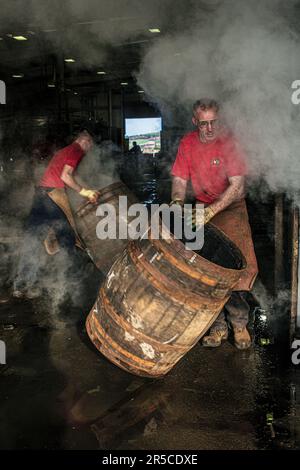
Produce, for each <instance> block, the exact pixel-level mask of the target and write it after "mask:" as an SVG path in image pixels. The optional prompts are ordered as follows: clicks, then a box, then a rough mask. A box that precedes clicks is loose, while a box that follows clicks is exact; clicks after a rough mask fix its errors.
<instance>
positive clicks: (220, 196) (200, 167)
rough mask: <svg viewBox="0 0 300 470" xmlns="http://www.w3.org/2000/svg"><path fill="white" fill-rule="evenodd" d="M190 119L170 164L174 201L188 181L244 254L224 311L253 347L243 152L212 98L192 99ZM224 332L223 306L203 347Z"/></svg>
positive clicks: (207, 215)
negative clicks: (242, 268)
mask: <svg viewBox="0 0 300 470" xmlns="http://www.w3.org/2000/svg"><path fill="white" fill-rule="evenodd" d="M192 122H193V124H194V125H195V126H196V127H197V130H195V131H193V132H190V133H188V134H186V135H185V136H184V137H183V138H182V140H181V142H180V145H179V148H178V152H177V156H176V160H175V162H174V164H173V167H172V175H173V185H172V203H175V204H181V205H183V204H184V199H185V194H186V188H187V183H188V181H189V180H190V181H191V183H192V187H193V191H194V194H195V197H196V200H197V201H198V202H200V203H203V204H204V205H205V209H204V221H205V223H207V222H209V221H210V220H212V222H213V223H214V224H215V225H216V226H217V227H219V228H221V229H222V230H223V232H225V233H226V234H227V235H228V237H229V238H230V239H231V240H232V241H233V242H235V244H236V245H237V246H238V247H239V248H240V249H241V251H242V253H243V254H244V256H245V258H246V261H247V268H246V270H245V272H244V273H243V275H242V276H241V279H240V281H239V283H238V285H237V286H235V291H234V292H233V293H232V296H231V298H230V300H229V301H228V302H227V303H226V305H225V309H226V312H227V318H228V320H229V321H230V322H231V324H232V327H233V332H234V339H235V345H236V346H237V347H238V348H239V349H246V348H248V347H249V346H250V345H251V338H250V335H249V332H248V330H247V328H246V326H247V323H248V315H249V306H248V303H247V302H246V299H245V291H249V290H250V289H251V288H252V285H253V283H254V280H255V277H256V275H257V262H256V257H255V253H254V248H253V242H252V236H251V230H250V226H249V222H248V215H247V209H246V204H245V200H244V193H245V175H246V174H247V168H246V161H245V156H244V155H243V152H242V150H241V149H240V147H239V145H238V143H237V142H236V141H235V139H234V138H233V136H232V135H231V134H230V132H229V131H228V130H225V128H224V127H222V126H221V124H220V122H219V105H218V103H217V102H216V101H214V100H210V99H201V100H198V101H196V102H195V104H194V106H193V118H192ZM227 336H228V326H227V323H226V320H225V312H224V310H223V311H222V312H221V314H220V315H219V317H218V318H217V320H216V322H215V323H214V325H213V326H212V328H211V330H210V334H209V335H208V336H206V337H205V338H204V339H203V345H205V346H210V347H216V346H219V345H220V344H221V342H222V340H224V339H227Z"/></svg>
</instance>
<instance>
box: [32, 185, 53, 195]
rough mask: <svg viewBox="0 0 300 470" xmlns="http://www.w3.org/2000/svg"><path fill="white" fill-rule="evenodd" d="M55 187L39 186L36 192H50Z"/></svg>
mask: <svg viewBox="0 0 300 470" xmlns="http://www.w3.org/2000/svg"><path fill="white" fill-rule="evenodd" d="M53 189H55V188H48V187H46V186H38V187H37V188H35V190H36V192H38V193H42V194H47V193H50V192H51V191H53Z"/></svg>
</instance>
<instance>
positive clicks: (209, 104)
mask: <svg viewBox="0 0 300 470" xmlns="http://www.w3.org/2000/svg"><path fill="white" fill-rule="evenodd" d="M198 108H200V109H201V111H207V110H208V109H214V110H215V111H219V109H220V106H219V103H218V102H217V101H216V100H213V99H211V98H201V99H200V100H197V101H195V103H194V104H193V114H195V111H197V109H198Z"/></svg>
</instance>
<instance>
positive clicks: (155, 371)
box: [86, 224, 246, 377]
mask: <svg viewBox="0 0 300 470" xmlns="http://www.w3.org/2000/svg"><path fill="white" fill-rule="evenodd" d="M200 253H202V255H205V256H206V257H207V258H209V259H210V260H209V259H206V258H204V257H203V256H201V255H200V254H197V253H195V252H193V251H191V250H186V249H185V247H184V244H183V243H182V242H181V241H179V240H176V239H174V238H173V237H172V238H171V239H170V240H151V239H149V240H137V241H131V242H130V243H129V245H128V246H127V248H126V249H125V251H124V252H123V254H122V255H121V256H119V258H118V259H117V260H116V262H115V263H114V265H113V266H112V268H111V269H110V271H109V273H108V275H107V278H106V281H105V282H104V284H103V285H102V287H101V289H100V292H99V296H98V299H97V301H96V303H95V305H94V306H93V308H92V310H91V312H90V314H89V316H88V318H87V322H86V327H87V332H88V335H89V337H90V339H91V340H92V342H93V343H94V345H95V346H96V348H97V349H98V350H99V351H101V353H103V354H104V356H106V357H107V358H108V359H110V360H111V361H112V362H113V363H114V364H116V365H118V366H119V367H121V368H122V369H125V370H126V371H128V372H131V373H133V374H137V375H141V376H145V377H161V376H163V375H165V374H166V373H167V372H169V371H170V370H171V369H172V367H174V365H175V364H176V363H177V362H178V361H179V360H180V359H181V358H182V357H183V356H184V355H185V354H186V353H187V352H188V351H189V350H190V349H191V348H192V347H193V346H194V345H195V344H196V343H197V342H198V340H199V339H200V338H201V337H202V336H203V335H204V333H205V332H206V331H207V330H208V328H209V327H210V326H211V324H212V323H213V322H214V320H215V319H216V318H217V316H218V314H219V312H220V311H221V309H222V308H223V306H224V304H225V303H226V302H227V300H228V298H229V296H230V294H231V290H232V289H233V287H234V286H235V284H236V283H237V282H238V280H239V277H240V275H241V273H242V272H243V270H244V269H245V264H246V262H245V259H244V257H243V255H242V254H241V252H240V251H239V250H238V249H237V248H236V247H235V245H234V244H233V243H232V242H231V241H230V240H229V239H228V238H227V237H226V236H225V235H224V234H223V233H222V232H220V231H219V230H218V229H217V228H215V227H214V226H213V225H210V224H209V225H207V226H206V233H205V243H204V247H203V249H202V250H201V252H200ZM213 261H218V263H219V264H216V263H215V262H213ZM222 265H223V266H222ZM224 266H227V267H224Z"/></svg>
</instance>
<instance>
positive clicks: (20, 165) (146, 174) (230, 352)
mask: <svg viewBox="0 0 300 470" xmlns="http://www.w3.org/2000/svg"><path fill="white" fill-rule="evenodd" d="M2 3H3V5H1V19H0V80H1V81H2V83H3V84H5V102H2V103H1V105H0V142H1V146H0V198H1V206H0V220H1V224H0V252H1V265H0V273H1V278H0V279H1V287H0V340H1V341H2V342H4V343H5V346H6V360H5V363H4V361H3V363H1V364H0V378H1V381H0V403H1V404H0V410H1V411H0V415H1V419H0V448H1V449H10V450H12V449H42V450H46V449H53V450H58V449H65V450H97V449H100V450H105V449H115V450H118V449H124V450H128V451H130V450H136V449H196V450H258V449H261V450H278V449H281V450H291V449H299V447H300V369H299V365H298V364H297V362H295V361H294V362H293V361H292V359H291V358H292V354H293V351H294V350H293V349H292V347H291V346H292V345H293V344H295V340H297V338H298V337H299V326H300V313H299V312H300V310H299V309H300V307H299V306H298V299H299V298H300V297H299V292H298V289H299V286H298V264H299V263H298V243H299V209H298V205H297V201H299V192H297V181H299V178H298V168H297V166H296V164H297V156H295V153H294V151H295V149H296V148H299V147H297V145H298V144H299V142H298V140H299V135H300V134H299V133H297V132H296V129H297V126H298V123H299V116H298V115H297V113H298V114H299V110H298V109H297V106H296V105H294V104H293V103H291V99H290V96H291V94H292V89H291V83H292V82H293V80H296V79H298V78H299V79H300V71H299V65H297V60H295V61H294V60H293V58H294V55H293V54H295V51H296V49H297V47H296V46H297V44H299V27H298V24H297V18H299V15H300V9H299V5H298V3H297V2H290V5H289V7H288V6H287V5H284V3H283V2H280V1H277V0H276V1H275V2H269V1H268V0H265V1H264V2H259V3H260V5H261V7H260V8H261V10H260V12H259V14H258V12H256V10H255V8H254V9H252V10H251V13H249V8H250V7H249V5H248V3H247V2H243V1H242V2H237V1H234V0H230V1H229V2H223V1H222V0H213V1H210V0H200V1H194V0H187V1H183V0H182V1H180V0H173V1H171V2H170V1H169V0H166V1H157V0H151V1H146V0H139V1H136V0H133V1H129V2H127V1H126V2H125V1H124V2H123V1H121V0H114V1H113V0H111V1H107V0H97V1H96V0H68V1H64V2H60V1H56V0H55V1H48V0H39V1H30V2H28V1H25V0H17V1H14V2H9V3H7V2H6V3H5V4H4V2H2V1H1V4H2ZM226 3H227V5H225V4H226ZM289 8H290V9H289ZM232 12H235V14H236V16H235V15H234V13H232ZM248 13H249V14H248ZM226 15H229V17H230V18H231V19H232V16H231V15H233V17H234V18H233V19H232V21H227V20H226V18H227V16H226ZM249 15H250V16H249ZM297 15H298V16H297ZM266 16H268V18H270V17H271V19H272V21H269V22H268V21H265V19H266ZM249 17H250V19H249ZM214 21H215V23H214ZM217 26H220V31H221V32H220V37H218V41H217V42H214V41H215V36H216V35H217V33H216V31H217ZM276 27H277V30H276V31H275V29H276ZM207 28H209V31H210V33H207ZM247 28H248V29H247ZM201 29H202V30H203V31H204V32H203V35H204V37H206V38H207V42H206V41H205V39H204V40H203V38H202V36H201V34H202V33H201V34H200V33H199V36H197V34H198V30H200V31H201ZM241 31H246V33H248V32H249V31H251V32H253V35H251V36H250V35H249V36H248V40H247V38H244V39H242V37H243V34H244V33H241ZM261 32H263V34H260V33H261ZM231 33H232V34H231ZM246 33H245V34H246ZM189 34H190V36H189ZM240 34H241V36H239V35H240ZM246 36H247V34H246ZM196 38H198V42H197V40H196ZM210 38H213V39H210ZM290 38H291V39H290ZM226 41H227V43H226ZM231 41H232V42H231ZM247 41H248V42H247ZM256 41H257V42H256ZM260 41H261V43H260ZM289 41H290V42H289ZM224 43H225V44H224ZM227 44H229V45H231V46H232V47H229V48H228V47H227ZM237 44H239V47H237V48H236V47H235V45H237ZM247 44H248V46H245V45H247ZM261 44H262V46H261V48H262V49H263V48H264V47H265V50H264V51H263V52H260V45H261ZM243 46H245V47H249V48H248V50H247V51H245V52H244V53H243V51H242V48H243ZM281 46H282V47H281ZM218 47H219V49H218ZM272 47H274V50H275V49H276V53H275V52H274V57H273V55H272V54H271V53H270V52H271V51H272ZM289 47H290V49H289ZM268 48H269V49H268ZM224 51H226V53H228V56H227V57H225V58H224V54H225V52H224ZM250 51H252V52H253V54H252V52H251V53H250ZM287 51H289V53H287ZM196 53H197V54H196ZM198 53H199V60H198ZM268 53H269V54H268ZM225 55H226V54H225ZM196 56H197V58H196ZM206 59H207V60H206ZM263 60H265V61H266V62H265V66H264V67H263V70H264V72H263V73H261V70H262V63H263ZM273 60H274V64H273V62H272V61H273ZM218 61H219V62H220V63H219V62H218ZM235 61H236V62H235ZM247 61H249V62H247ZM281 69H282V73H281ZM298 71H299V74H298V76H297V72H298ZM217 73H218V74H219V75H218V76H217ZM214 74H215V75H214ZM232 74H233V75H232ZM234 75H235V78H236V81H234V80H233V79H232V76H234ZM270 76H272V80H271V79H270ZM222 80H223V81H222ZM251 80H252V81H253V82H254V83H253V84H252V82H251ZM266 83H271V85H270V86H271V90H269V88H268V87H267V86H266ZM268 86H269V85H268ZM281 86H282V89H281V88H280V87H281ZM167 90H171V91H170V93H169V94H167V93H168V92H167ZM214 92H215V94H216V96H213V97H214V98H217V99H218V100H219V101H220V103H221V105H222V101H223V102H224V109H225V111H226V110H228V109H229V108H230V105H231V106H232V107H233V109H234V111H233V114H231V115H230V112H229V117H230V118H231V120H232V122H233V121H234V118H233V116H235V117H236V121H234V122H233V124H237V126H236V128H237V130H240V131H241V135H244V133H243V128H242V127H239V125H240V124H239V123H240V122H242V121H243V118H244V117H246V121H247V132H249V135H251V138H252V139H253V140H255V138H257V142H258V144H257V145H256V143H255V148H254V155H255V157H254V160H253V161H254V162H255V163H256V164H257V167H259V168H258V170H257V171H256V173H255V172H254V173H253V174H252V175H250V177H249V179H248V182H247V197H246V202H247V208H248V214H249V220H250V226H251V230H252V236H253V241H254V247H255V252H256V256H257V260H258V265H259V275H258V278H257V280H256V282H255V285H254V287H253V290H252V292H251V293H249V294H248V301H249V304H250V306H251V312H250V322H249V331H250V332H251V336H252V345H251V347H250V348H249V349H247V350H245V351H240V350H238V349H237V348H235V347H234V343H233V338H232V331H231V332H230V336H229V340H228V341H227V342H225V343H223V344H222V346H221V347H219V348H204V347H203V346H202V344H201V340H199V341H198V342H197V343H196V344H195V345H194V347H193V348H192V349H191V350H190V351H189V352H188V353H187V354H186V355H185V356H184V357H183V358H182V359H181V360H180V361H179V362H178V363H177V364H176V365H175V366H174V368H173V369H172V370H171V371H170V372H169V373H168V374H167V375H165V376H164V377H161V378H159V379H156V378H155V377H154V378H148V377H143V376H138V375H134V374H131V373H129V372H128V371H126V370H122V369H121V368H119V367H117V366H116V365H115V364H114V363H112V362H111V361H109V360H108V359H107V358H106V357H105V356H104V355H102V354H101V353H100V352H99V351H98V350H97V349H96V348H95V346H94V345H93V343H92V341H91V340H90V338H89V336H88V334H87V330H86V325H85V322H86V318H87V316H88V314H89V312H90V311H91V309H92V308H93V305H94V303H95V301H96V299H97V296H98V292H99V289H100V287H101V285H102V284H103V283H104V282H105V279H106V276H107V269H106V268H105V269H101V267H100V268H99V267H97V266H96V265H95V264H94V263H93V260H92V259H91V257H89V256H88V254H87V253H86V252H84V251H82V252H80V256H81V266H80V269H79V270H78V273H76V274H77V276H76V275H74V277H73V276H70V275H69V274H66V273H67V271H66V270H65V269H64V267H65V264H66V259H65V257H64V253H63V252H62V250H61V251H60V252H59V253H57V254H56V255H55V256H52V257H50V256H49V255H47V254H46V252H45V251H44V249H43V246H41V247H40V252H39V254H38V256H39V258H40V260H42V265H43V266H42V269H41V272H40V274H39V276H40V278H41V279H43V284H42V285H43V296H42V297H39V298H37V299H18V298H14V297H12V296H11V290H12V284H13V279H14V275H15V269H16V263H17V259H18V253H19V251H20V246H21V241H22V237H23V234H24V226H25V223H26V218H27V216H28V214H29V211H30V207H31V203H32V198H33V194H34V188H35V186H36V185H37V184H38V181H39V179H40V177H41V175H42V173H43V171H44V169H45V167H46V166H47V164H48V162H49V160H50V159H51V157H52V156H53V154H54V153H55V152H56V151H57V150H58V149H60V148H62V147H64V146H65V145H68V144H69V143H70V142H71V139H72V136H74V135H76V132H77V131H78V130H79V129H80V128H82V126H84V127H85V128H86V129H91V130H92V132H93V135H94V136H95V147H94V149H93V151H92V152H90V154H88V155H87V156H86V158H85V159H84V160H83V161H82V163H81V165H80V166H79V168H78V177H79V178H80V179H82V180H83V181H86V182H87V183H88V185H89V187H94V188H96V189H99V190H102V189H103V188H106V187H107V186H109V185H111V184H114V183H117V182H118V181H121V182H123V183H124V184H125V185H126V186H127V187H128V188H129V189H130V191H131V192H132V193H133V194H134V196H135V198H136V200H138V201H140V202H142V203H143V204H145V205H146V206H147V207H150V206H151V205H152V204H162V203H167V204H168V203H169V202H170V200H171V184H172V181H171V173H170V171H171V166H172V162H173V161H174V159H175V156H176V152H177V147H178V143H179V141H180V139H181V138H182V136H183V135H184V134H185V133H186V132H189V131H191V130H193V126H192V123H191V109H192V104H193V102H194V101H195V100H197V99H198V98H201V96H207V95H211V94H212V93H214ZM280 92H281V95H283V96H281V95H280ZM251 93H252V94H253V99H252V98H251ZM243 96H244V97H243ZM245 97H246V98H245ZM258 103H260V105H261V108H260V109H259V110H257V109H256V106H257V105H258ZM248 104H249V106H248ZM252 105H253V106H252ZM247 106H248V108H247ZM278 107H279V108H280V110H281V114H280V113H277V109H278ZM239 110H240V114H238V113H239ZM262 114H263V116H262ZM276 116H277V117H278V119H279V121H281V122H280V123H278V125H277V122H276V119H277V118H276ZM149 118H158V119H159V120H160V119H161V121H160V122H161V126H162V128H161V131H160V133H159V135H160V140H159V146H158V147H155V149H154V147H153V148H152V149H151V147H150V149H149V148H148V150H145V149H146V147H147V145H146V146H145V149H144V147H143V150H145V151H143V152H139V153H135V154H134V153H132V152H131V151H130V150H131V148H132V139H130V137H129V138H128V132H127V129H126V126H127V122H128V121H129V120H134V119H135V120H139V119H149ZM229 120H230V119H229ZM252 123H253V124H254V125H253V127H251V125H252ZM281 126H282V127H284V128H285V129H287V128H288V132H287V133H286V134H283V135H282V136H281V135H278V134H276V139H277V140H276V142H275V139H273V146H274V148H272V146H270V145H269V143H270V141H271V139H272V138H274V133H276V132H277V131H278V129H281ZM260 129H263V131H261V132H260ZM279 133H280V131H279ZM287 134H288V135H287ZM298 134H299V135H298ZM255 136H256V137H255ZM259 139H262V140H264V139H266V140H268V145H267V144H266V145H265V146H264V142H263V144H262V142H261V141H260V140H259ZM140 145H144V144H140ZM260 145H261V149H262V152H264V155H263V158H262V157H260V155H259V152H256V150H257V148H259V146H260ZM289 145H290V150H288V149H287V147H288V146H289ZM282 151H284V152H286V154H287V157H286V159H285V160H284V159H283V157H282V155H281V157H280V158H277V153H280V154H281V153H282ZM283 160H284V161H285V163H283ZM262 161H263V163H261V162H262ZM258 162H260V163H261V165H260V166H259V165H258ZM277 164H278V166H276V165H277ZM70 191H71V190H70ZM71 192H72V191H71ZM71 192H70V193H69V197H70V201H71V206H72V209H73V210H74V211H76V210H77V209H78V206H79V204H80V203H82V200H81V201H80V199H78V198H73V199H72V197H73V196H72V194H71ZM28 249H29V251H28V253H29V256H31V255H33V252H30V247H28ZM32 250H33V248H32ZM100 251H101V250H100ZM103 251H105V250H103ZM35 254H36V253H35ZM105 255H107V253H103V257H105ZM117 255H118V253H117V249H116V254H115V256H111V253H109V254H108V255H107V256H108V257H109V262H110V264H112V263H113V261H114V260H115V258H116V256H117ZM101 256H102V253H101ZM106 261H107V260H106ZM299 344H300V342H299V343H297V345H299Z"/></svg>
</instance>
